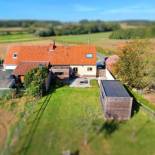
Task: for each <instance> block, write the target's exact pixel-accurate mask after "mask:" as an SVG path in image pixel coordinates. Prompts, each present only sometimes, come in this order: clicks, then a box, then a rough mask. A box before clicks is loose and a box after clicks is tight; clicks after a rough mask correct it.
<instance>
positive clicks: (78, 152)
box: [71, 150, 80, 155]
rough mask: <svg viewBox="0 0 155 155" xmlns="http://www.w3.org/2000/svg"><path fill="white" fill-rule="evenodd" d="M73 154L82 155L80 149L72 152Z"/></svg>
mask: <svg viewBox="0 0 155 155" xmlns="http://www.w3.org/2000/svg"><path fill="white" fill-rule="evenodd" d="M71 155H80V151H79V150H76V151H75V152H72V153H71Z"/></svg>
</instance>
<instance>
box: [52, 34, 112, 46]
mask: <svg viewBox="0 0 155 155" xmlns="http://www.w3.org/2000/svg"><path fill="white" fill-rule="evenodd" d="M110 34H111V32H106V33H105V32H104V33H93V34H82V35H66V36H56V37H53V39H55V40H56V41H58V42H62V43H75V44H78V43H80V44H81V43H85V44H88V43H90V44H95V43H96V42H98V41H101V40H104V39H108V38H109V35H110Z"/></svg>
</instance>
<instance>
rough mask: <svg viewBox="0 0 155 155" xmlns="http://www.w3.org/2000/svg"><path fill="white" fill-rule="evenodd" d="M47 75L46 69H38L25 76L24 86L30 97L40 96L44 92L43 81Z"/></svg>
mask: <svg viewBox="0 0 155 155" xmlns="http://www.w3.org/2000/svg"><path fill="white" fill-rule="evenodd" d="M47 75H48V69H47V67H43V66H41V67H38V68H35V69H33V70H31V71H30V72H28V73H27V74H26V75H25V78H24V86H25V88H26V93H27V94H30V95H32V96H42V95H43V94H44V93H45V92H46V90H45V81H46V78H47Z"/></svg>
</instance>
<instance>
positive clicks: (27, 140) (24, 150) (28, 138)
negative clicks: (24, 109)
mask: <svg viewBox="0 0 155 155" xmlns="http://www.w3.org/2000/svg"><path fill="white" fill-rule="evenodd" d="M63 86H64V84H63V83H55V84H54V85H53V88H51V89H50V91H48V93H47V94H46V96H45V99H44V101H43V102H42V104H41V106H40V108H39V110H36V111H34V112H33V115H34V119H33V120H32V121H29V122H27V125H29V126H30V128H29V130H28V133H27V134H25V135H24V136H20V137H22V139H24V142H23V143H22V147H21V148H20V150H18V151H17V152H15V154H20V155H21V154H22V155H27V154H28V150H29V148H30V146H31V144H32V141H33V138H34V134H35V132H36V130H37V127H38V125H39V122H40V120H41V118H42V116H43V113H44V111H45V109H46V108H47V106H48V104H49V101H50V99H51V97H52V93H54V92H55V90H56V89H57V88H60V87H63ZM75 155H76V154H75Z"/></svg>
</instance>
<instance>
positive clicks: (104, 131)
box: [88, 120, 120, 143]
mask: <svg viewBox="0 0 155 155" xmlns="http://www.w3.org/2000/svg"><path fill="white" fill-rule="evenodd" d="M119 124H120V122H118V121H116V120H110V121H106V122H105V123H104V124H103V125H102V126H101V127H99V128H98V125H97V124H94V126H95V127H94V128H96V127H97V128H98V129H97V130H96V129H95V130H96V133H95V135H94V136H93V137H91V138H90V139H89V140H88V143H91V142H92V141H94V139H95V138H97V136H99V135H104V137H105V138H109V137H110V136H111V135H112V134H114V133H115V132H116V131H117V130H118V129H119Z"/></svg>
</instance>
